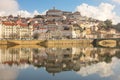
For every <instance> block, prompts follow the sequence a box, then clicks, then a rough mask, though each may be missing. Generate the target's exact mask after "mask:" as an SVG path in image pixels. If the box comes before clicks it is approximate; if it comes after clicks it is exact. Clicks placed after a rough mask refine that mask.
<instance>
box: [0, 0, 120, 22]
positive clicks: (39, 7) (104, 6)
mask: <svg viewBox="0 0 120 80" xmlns="http://www.w3.org/2000/svg"><path fill="white" fill-rule="evenodd" d="M53 7H56V9H59V10H64V11H71V12H75V11H79V12H80V13H81V15H82V16H87V17H92V18H95V19H99V20H103V21H104V20H106V19H111V20H112V21H113V23H114V24H116V23H119V22H120V12H119V11H120V0H0V16H3V15H10V14H12V15H19V14H21V15H22V16H23V17H30V16H31V17H32V16H34V15H36V14H45V12H46V11H47V10H49V9H52V8H53Z"/></svg>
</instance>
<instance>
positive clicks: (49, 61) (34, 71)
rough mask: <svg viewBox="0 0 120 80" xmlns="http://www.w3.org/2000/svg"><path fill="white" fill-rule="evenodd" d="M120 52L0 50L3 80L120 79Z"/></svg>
mask: <svg viewBox="0 0 120 80" xmlns="http://www.w3.org/2000/svg"><path fill="white" fill-rule="evenodd" d="M119 75H120V49H116V48H95V47H86V48H81V47H71V48H44V47H40V48H15V47H14V48H12V47H11V48H1V49H0V80H120V76H119Z"/></svg>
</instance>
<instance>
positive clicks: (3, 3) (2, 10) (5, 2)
mask: <svg viewBox="0 0 120 80" xmlns="http://www.w3.org/2000/svg"><path fill="white" fill-rule="evenodd" d="M11 14H12V15H15V16H16V15H21V16H22V17H33V16H34V15H39V14H40V13H39V12H38V11H37V10H35V11H34V12H28V11H27V10H20V9H19V4H18V2H17V0H0V16H8V15H11ZM41 14H42V13H41Z"/></svg>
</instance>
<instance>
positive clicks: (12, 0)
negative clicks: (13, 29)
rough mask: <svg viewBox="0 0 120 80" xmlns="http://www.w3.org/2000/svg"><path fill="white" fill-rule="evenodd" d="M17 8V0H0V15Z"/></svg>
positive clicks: (12, 11) (14, 10)
mask: <svg viewBox="0 0 120 80" xmlns="http://www.w3.org/2000/svg"><path fill="white" fill-rule="evenodd" d="M18 10H19V5H18V3H17V0H0V16H2V15H8V14H10V13H14V12H16V11H18Z"/></svg>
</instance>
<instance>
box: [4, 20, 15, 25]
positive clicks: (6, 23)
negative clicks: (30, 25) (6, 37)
mask: <svg viewBox="0 0 120 80" xmlns="http://www.w3.org/2000/svg"><path fill="white" fill-rule="evenodd" d="M2 24H3V25H5V26H15V25H16V23H15V22H9V21H5V22H2Z"/></svg>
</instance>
